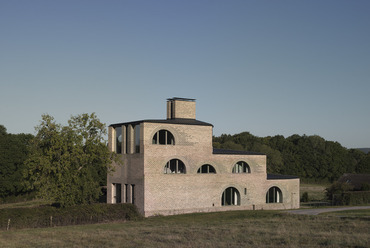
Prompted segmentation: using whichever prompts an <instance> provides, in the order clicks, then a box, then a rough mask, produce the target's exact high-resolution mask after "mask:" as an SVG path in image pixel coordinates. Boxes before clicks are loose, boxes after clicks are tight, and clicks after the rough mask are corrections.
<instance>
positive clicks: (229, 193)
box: [221, 187, 240, 206]
mask: <svg viewBox="0 0 370 248" xmlns="http://www.w3.org/2000/svg"><path fill="white" fill-rule="evenodd" d="M221 205H222V206H232V205H235V206H236V205H240V194H239V191H238V190H237V189H236V188H234V187H229V188H227V189H225V191H224V192H223V193H222V198H221Z"/></svg>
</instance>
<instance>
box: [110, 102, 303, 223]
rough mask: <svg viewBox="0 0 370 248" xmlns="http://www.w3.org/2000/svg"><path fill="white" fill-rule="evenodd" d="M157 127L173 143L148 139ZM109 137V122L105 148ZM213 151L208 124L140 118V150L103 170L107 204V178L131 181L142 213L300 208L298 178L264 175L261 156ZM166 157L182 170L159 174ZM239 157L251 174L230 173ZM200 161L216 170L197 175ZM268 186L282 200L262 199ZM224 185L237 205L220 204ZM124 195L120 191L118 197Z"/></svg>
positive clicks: (262, 156)
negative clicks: (236, 193) (111, 168)
mask: <svg viewBox="0 0 370 248" xmlns="http://www.w3.org/2000/svg"><path fill="white" fill-rule="evenodd" d="M176 103H177V102H176ZM185 103H186V104H188V103H191V104H194V108H193V110H194V117H195V102H185ZM186 104H185V105H186ZM189 106H190V105H189ZM177 107H178V106H177ZM185 108H186V106H185V107H184V109H185ZM191 108H192V107H191ZM182 113H186V111H185V110H182ZM186 115H187V116H188V117H189V115H188V114H186ZM161 129H165V130H168V131H170V132H171V133H172V134H173V136H174V139H175V145H155V144H152V138H153V136H154V134H155V133H156V132H158V131H159V130H161ZM113 137H114V129H113V128H112V127H110V128H109V145H108V147H109V148H110V149H111V150H112V151H113V149H114V138H113ZM128 138H130V137H128ZM212 151H213V148H212V127H211V126H198V125H180V124H166V123H149V122H148V123H147V122H143V123H141V125H140V153H133V154H122V155H121V157H122V161H123V165H120V164H115V165H114V166H115V168H116V170H115V172H113V173H112V174H111V175H108V192H107V193H108V194H107V195H108V199H107V201H108V203H112V190H113V189H112V183H120V184H121V185H124V184H128V185H131V184H134V185H135V205H137V207H138V209H139V210H140V212H141V213H142V214H144V215H145V216H151V215H156V214H162V215H170V214H179V213H190V212H209V211H227V210H237V209H240V210H241V209H251V210H252V209H291V208H299V179H289V180H287V179H285V180H267V174H266V156H265V155H221V154H217V155H215V154H213V153H212ZM171 159H180V160H181V161H182V162H183V163H184V164H185V166H186V174H164V167H165V165H166V163H167V162H168V161H170V160H171ZM239 161H244V162H246V163H248V165H249V167H250V169H251V173H241V174H235V173H232V168H233V166H234V165H235V164H236V163H237V162H239ZM203 164H210V165H212V166H213V167H214V168H215V169H216V174H198V173H197V170H198V169H199V168H200V167H201V166H202V165H203ZM273 186H276V187H279V188H280V190H281V191H282V194H283V203H269V204H266V193H267V191H268V189H269V188H270V187H273ZM228 187H234V188H236V189H237V190H238V191H239V194H240V206H222V205H221V198H222V194H223V192H224V190H225V189H226V188H228ZM245 193H246V194H245ZM123 194H124V190H122V199H124V195H123Z"/></svg>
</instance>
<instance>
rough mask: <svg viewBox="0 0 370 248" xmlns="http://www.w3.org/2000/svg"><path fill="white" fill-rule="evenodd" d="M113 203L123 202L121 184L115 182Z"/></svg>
mask: <svg viewBox="0 0 370 248" xmlns="http://www.w3.org/2000/svg"><path fill="white" fill-rule="evenodd" d="M112 193H113V203H121V193H122V189H121V184H120V183H113V192H112Z"/></svg>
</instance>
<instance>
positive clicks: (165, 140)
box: [152, 129, 175, 145]
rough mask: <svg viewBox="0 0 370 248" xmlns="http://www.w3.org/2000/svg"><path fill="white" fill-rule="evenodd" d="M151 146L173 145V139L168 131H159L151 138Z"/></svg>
mask: <svg viewBox="0 0 370 248" xmlns="http://www.w3.org/2000/svg"><path fill="white" fill-rule="evenodd" d="M152 144H154V145H174V144H175V139H174V137H173V135H172V133H171V132H170V131H168V130H164V129H162V130H159V131H158V132H156V133H155V134H154V136H153V140H152Z"/></svg>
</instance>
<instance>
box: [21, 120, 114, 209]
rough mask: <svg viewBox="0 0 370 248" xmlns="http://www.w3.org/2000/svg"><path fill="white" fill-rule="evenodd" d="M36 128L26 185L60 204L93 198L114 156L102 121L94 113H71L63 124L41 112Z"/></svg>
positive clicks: (90, 201)
mask: <svg viewBox="0 0 370 248" xmlns="http://www.w3.org/2000/svg"><path fill="white" fill-rule="evenodd" d="M36 131H37V135H36V136H35V138H34V139H33V140H32V144H31V153H30V156H29V158H28V160H27V161H26V163H25V164H26V170H25V173H24V176H25V178H26V179H27V180H26V184H27V187H28V188H30V189H35V190H36V191H37V192H38V195H39V196H40V197H42V198H44V199H47V200H50V201H52V202H55V203H59V204H60V205H61V206H71V205H77V204H84V203H92V202H95V201H96V200H97V199H98V197H99V195H100V193H101V186H103V185H105V183H106V182H105V181H106V173H107V170H108V171H109V170H110V165H111V162H112V159H114V157H113V154H112V153H111V152H109V150H108V147H107V145H106V142H105V140H104V135H105V134H106V128H105V125H104V124H103V123H101V122H100V121H99V119H98V118H97V116H96V115H95V114H94V113H93V114H82V115H78V116H72V117H71V119H70V120H69V121H68V125H67V126H62V125H60V124H57V123H56V122H55V120H54V118H53V117H52V116H50V115H43V116H42V120H41V123H40V125H39V126H37V127H36Z"/></svg>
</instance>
